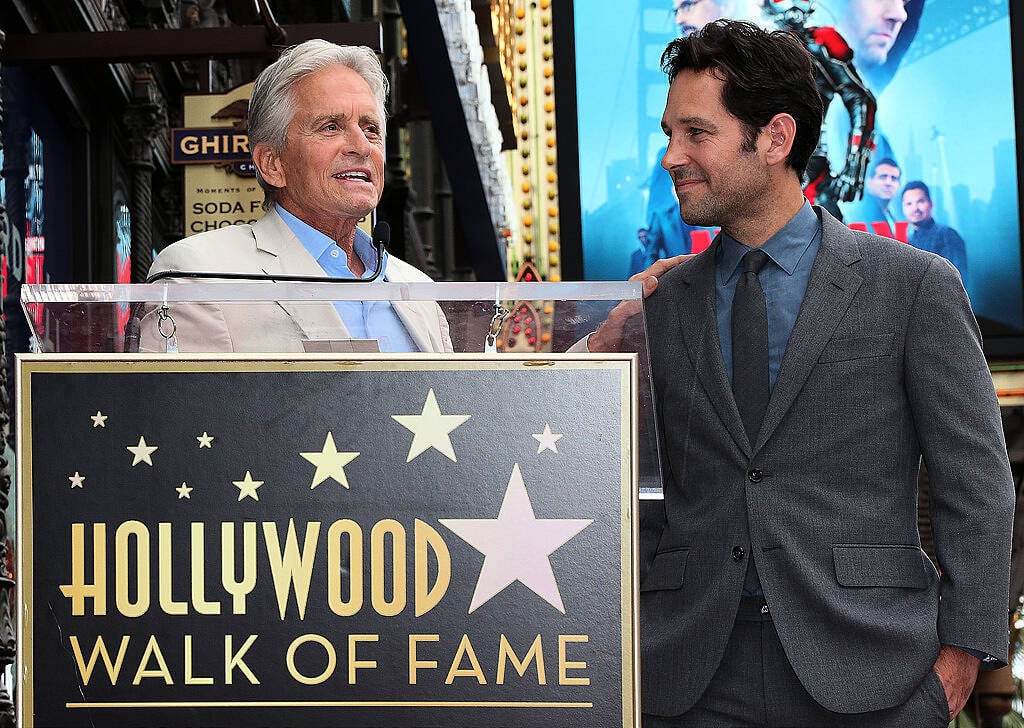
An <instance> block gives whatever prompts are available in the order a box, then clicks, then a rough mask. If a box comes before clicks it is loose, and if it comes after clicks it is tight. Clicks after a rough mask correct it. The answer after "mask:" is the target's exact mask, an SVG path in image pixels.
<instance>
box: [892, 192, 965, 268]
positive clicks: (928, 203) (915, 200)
mask: <svg viewBox="0 0 1024 728" xmlns="http://www.w3.org/2000/svg"><path fill="white" fill-rule="evenodd" d="M903 216H904V217H905V218H907V220H909V221H910V223H911V225H912V226H913V232H911V233H910V241H909V242H910V244H911V245H913V246H914V247H915V248H919V249H921V250H927V251H928V252H929V253H935V254H936V255H941V256H942V257H943V258H945V259H946V260H948V261H949V262H950V263H952V264H953V265H955V266H956V269H957V270H958V271H960V278H961V279H962V280H963V282H964V286H966V285H967V246H966V245H965V244H964V239H963V238H962V237H960V233H958V232H957V231H956V230H954V229H953V228H951V227H949V226H948V225H940V224H939V223H937V222H935V218H934V217H932V195H931V191H930V190H929V189H928V185H926V184H925V183H924V182H921V181H920V180H914V181H913V182H907V186H906V187H904V188H903Z"/></svg>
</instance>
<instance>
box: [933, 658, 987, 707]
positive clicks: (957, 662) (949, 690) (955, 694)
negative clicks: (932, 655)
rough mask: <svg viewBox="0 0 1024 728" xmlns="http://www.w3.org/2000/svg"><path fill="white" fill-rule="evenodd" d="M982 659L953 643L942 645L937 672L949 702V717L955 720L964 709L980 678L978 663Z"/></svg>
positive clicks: (936, 666) (936, 663)
mask: <svg viewBox="0 0 1024 728" xmlns="http://www.w3.org/2000/svg"><path fill="white" fill-rule="evenodd" d="M980 663H981V661H980V660H979V659H978V658H977V657H975V656H974V655H972V654H970V653H969V652H965V651H964V650H961V649H960V648H959V647H953V646H952V645H942V648H941V649H940V650H939V659H938V660H936V661H935V672H936V674H937V675H938V676H939V681H940V682H941V683H942V687H943V689H944V690H945V691H946V701H947V702H948V703H949V719H950V720H953V718H955V717H956V716H957V714H959V713H960V711H961V710H963V707H964V705H965V704H966V703H967V698H969V697H970V696H971V691H972V690H973V689H974V683H975V681H976V680H977V679H978V665H979V664H980Z"/></svg>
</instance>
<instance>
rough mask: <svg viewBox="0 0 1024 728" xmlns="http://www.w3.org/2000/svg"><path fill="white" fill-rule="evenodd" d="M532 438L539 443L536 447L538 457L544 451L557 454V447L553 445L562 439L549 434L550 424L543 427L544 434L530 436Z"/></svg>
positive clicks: (559, 436)
mask: <svg viewBox="0 0 1024 728" xmlns="http://www.w3.org/2000/svg"><path fill="white" fill-rule="evenodd" d="M532 437H533V439H534V440H536V441H537V442H538V443H540V444H539V445H537V454H538V455H540V454H541V453H542V452H544V451H545V450H550V451H551V452H554V453H557V452H558V446H557V445H555V443H556V442H558V441H559V440H561V439H562V436H561V435H556V434H554V433H553V432H551V425H550V424H546V425H544V432H541V433H539V434H537V435H532Z"/></svg>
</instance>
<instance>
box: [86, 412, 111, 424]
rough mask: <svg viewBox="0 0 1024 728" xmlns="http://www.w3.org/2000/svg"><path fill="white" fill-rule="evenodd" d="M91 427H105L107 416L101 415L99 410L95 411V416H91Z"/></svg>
mask: <svg viewBox="0 0 1024 728" xmlns="http://www.w3.org/2000/svg"><path fill="white" fill-rule="evenodd" d="M90 419H91V420H92V426H93V427H94V428H95V427H106V426H107V415H105V414H103V413H102V412H100V411H99V410H96V414H94V415H91V416H90Z"/></svg>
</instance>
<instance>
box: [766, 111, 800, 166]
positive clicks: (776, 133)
mask: <svg viewBox="0 0 1024 728" xmlns="http://www.w3.org/2000/svg"><path fill="white" fill-rule="evenodd" d="M764 129H765V134H766V136H767V139H768V149H767V150H766V151H765V161H766V162H767V163H768V164H785V163H786V160H787V159H788V158H789V153H790V152H791V151H793V142H794V140H795V139H796V119H794V118H793V117H792V116H790V115H789V114H776V115H775V116H773V117H772V119H771V121H769V122H768V124H767V126H765V127H764Z"/></svg>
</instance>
